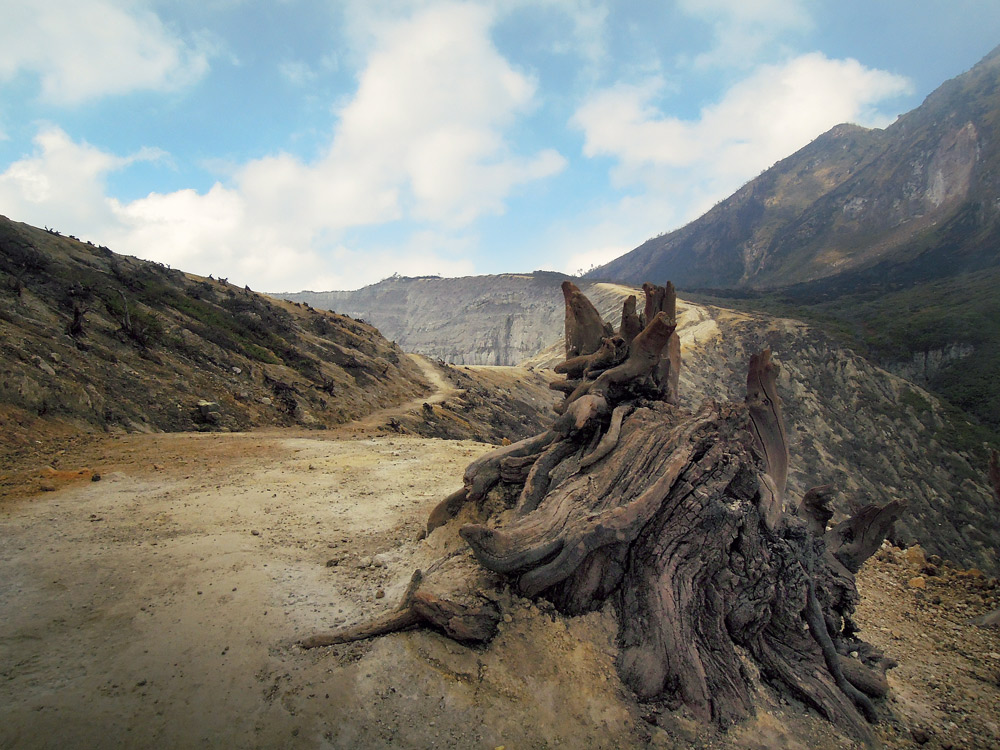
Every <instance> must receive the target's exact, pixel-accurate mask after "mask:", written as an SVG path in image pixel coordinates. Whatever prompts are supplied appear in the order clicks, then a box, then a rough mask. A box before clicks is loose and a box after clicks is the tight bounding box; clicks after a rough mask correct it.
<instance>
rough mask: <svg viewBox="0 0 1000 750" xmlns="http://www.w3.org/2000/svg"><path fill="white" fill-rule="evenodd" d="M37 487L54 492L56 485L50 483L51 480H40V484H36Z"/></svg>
mask: <svg viewBox="0 0 1000 750" xmlns="http://www.w3.org/2000/svg"><path fill="white" fill-rule="evenodd" d="M38 489H40V490H41V491H42V492H55V491H56V486H55V485H54V484H52V482H42V483H41V484H40V485H38Z"/></svg>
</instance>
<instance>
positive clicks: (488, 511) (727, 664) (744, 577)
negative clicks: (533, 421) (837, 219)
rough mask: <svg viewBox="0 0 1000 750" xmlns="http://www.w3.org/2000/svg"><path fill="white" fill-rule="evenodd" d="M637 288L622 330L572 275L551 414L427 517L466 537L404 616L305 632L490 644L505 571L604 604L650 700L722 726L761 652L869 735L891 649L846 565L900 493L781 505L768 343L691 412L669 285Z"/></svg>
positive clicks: (746, 708) (566, 606)
mask: <svg viewBox="0 0 1000 750" xmlns="http://www.w3.org/2000/svg"><path fill="white" fill-rule="evenodd" d="M643 289H644V291H645V295H646V307H645V311H644V314H643V315H642V316H636V314H635V300H634V298H632V299H631V301H630V302H629V301H627V302H626V303H625V307H624V310H623V316H622V325H621V328H620V330H619V332H618V334H617V335H615V334H614V333H613V331H612V330H611V329H610V328H609V327H608V326H606V325H605V324H604V323H603V321H601V319H600V316H599V315H596V310H595V309H594V308H593V305H591V304H590V303H589V301H587V300H586V297H584V296H583V295H582V294H581V293H580V291H579V290H578V289H577V288H576V287H575V286H573V285H572V284H571V283H570V282H566V283H564V285H563V292H564V295H565V298H566V333H567V341H566V354H567V360H566V362H565V363H563V364H562V365H560V366H559V367H558V368H557V371H561V372H563V373H565V374H566V375H567V384H566V385H565V387H563V388H559V390H562V391H563V392H565V393H566V397H565V399H564V401H563V403H562V404H561V405H560V407H559V408H558V409H557V412H558V413H559V414H560V416H558V417H557V418H555V419H554V420H553V422H552V426H551V427H550V428H549V429H548V430H547V431H545V432H544V433H541V434H539V435H536V436H535V437H532V438H528V439H526V440H522V441H520V442H518V443H514V444H512V445H509V446H505V447H502V448H498V449H496V450H494V451H493V452H491V453H488V454H486V455H485V456H483V457H481V458H479V459H477V460H476V461H474V462H473V463H472V464H470V465H469V466H468V468H467V469H466V471H465V476H464V487H463V488H462V489H461V490H459V491H458V492H456V493H453V494H452V495H450V496H449V497H447V498H445V499H444V500H443V501H442V502H441V503H440V504H439V505H438V506H437V507H436V508H435V509H434V511H433V512H432V514H431V517H430V519H429V520H428V533H432V532H434V531H435V529H437V528H438V527H440V526H442V525H445V524H456V525H458V524H460V529H459V533H460V534H461V536H462V538H463V539H464V540H465V541H466V542H467V543H468V547H469V553H466V555H464V556H463V557H459V558H454V557H451V558H445V559H444V560H442V561H441V562H440V563H439V564H435V566H432V568H439V569H438V570H432V569H428V570H427V571H425V572H424V573H422V574H420V573H419V571H418V574H417V575H415V576H414V581H413V582H411V586H410V589H409V590H408V592H407V595H406V597H405V598H404V601H403V602H402V604H401V605H400V607H399V608H398V609H397V610H396V611H395V612H391V613H388V614H387V615H384V616H383V617H381V618H379V619H378V620H376V621H374V622H372V623H369V624H368V625H362V626H354V627H351V628H347V629H344V630H341V631H337V632H334V633H329V634H321V635H319V636H315V637H314V638H313V639H309V640H307V641H306V642H304V644H303V645H308V646H316V645H327V644H329V643H336V642H342V641H344V640H354V639H357V638H364V637H371V636H373V635H379V634H382V633H385V632H390V631H392V630H396V629H401V628H405V627H414V626H418V625H429V626H432V627H436V628H438V629H439V630H442V631H444V632H446V633H448V634H449V635H450V636H451V637H454V638H457V639H459V640H472V641H475V640H486V639H488V638H490V637H492V634H493V632H494V630H495V627H496V622H497V620H498V619H499V618H500V611H499V609H498V607H497V606H496V604H495V601H496V600H497V597H496V595H495V594H496V592H497V591H498V590H499V589H500V588H501V587H502V586H504V585H510V586H513V587H514V588H515V589H516V590H517V591H518V592H519V593H520V594H521V595H523V596H526V597H545V598H547V599H548V600H550V601H551V602H552V603H554V604H555V605H556V607H557V608H558V609H559V610H560V611H562V612H563V613H565V614H569V615H572V614H578V613H583V612H587V611H591V610H594V609H597V608H600V607H603V606H604V605H605V603H607V602H610V603H612V604H613V606H614V609H615V611H616V613H617V619H618V623H619V633H618V645H619V649H620V651H619V658H618V671H619V674H620V675H621V678H622V680H623V681H624V682H625V683H626V684H627V685H628V686H629V687H631V688H632V689H633V690H634V691H635V693H636V695H637V696H638V697H639V698H640V699H643V700H662V701H664V702H665V703H667V704H668V705H673V706H679V705H684V706H687V707H688V708H689V709H690V710H691V711H692V712H693V713H694V714H695V715H696V716H698V717H700V718H702V719H703V720H705V721H712V722H715V723H716V724H718V725H719V726H723V727H724V726H728V725H730V724H732V723H733V722H736V721H739V720H741V719H743V718H745V717H748V716H750V715H751V714H752V713H753V711H754V705H755V702H756V694H755V690H756V688H755V686H754V683H753V681H752V680H751V679H750V678H749V677H748V676H747V675H748V672H749V671H752V670H748V669H747V668H746V664H745V661H746V660H750V661H751V662H753V664H754V665H755V666H756V669H757V670H758V671H759V673H760V674H761V676H762V677H763V678H764V679H765V680H767V681H768V682H769V683H770V684H772V685H773V686H774V687H776V688H777V689H778V690H781V691H784V692H787V693H789V694H791V695H793V696H794V697H796V698H797V699H799V700H801V701H803V702H805V703H806V704H808V705H810V706H812V707H814V708H815V709H816V710H818V711H819V712H820V713H821V714H822V715H823V716H825V717H826V718H828V719H829V720H830V721H831V722H833V723H835V724H837V725H838V726H839V727H841V728H842V729H843V730H844V731H846V732H848V733H849V734H851V735H852V736H854V737H856V738H858V739H861V740H862V741H870V740H871V733H870V730H869V729H868V726H867V722H866V720H867V721H873V720H874V719H875V716H876V711H875V707H874V705H873V703H872V699H877V698H880V697H882V696H884V695H885V693H886V691H887V685H886V681H885V676H884V672H885V669H886V668H887V667H889V666H892V663H891V662H890V661H889V660H887V659H885V658H883V656H882V655H881V654H880V653H879V652H877V651H876V650H875V649H874V648H872V647H870V646H868V645H867V644H865V643H863V642H862V641H860V640H859V639H858V638H857V636H856V631H857V627H856V626H855V624H854V622H853V620H852V619H851V615H852V613H853V610H854V607H855V605H856V604H857V601H858V594H857V590H856V587H855V583H854V574H855V573H856V572H857V570H858V569H859V568H860V566H861V564H862V563H863V562H864V560H865V559H867V558H868V557H869V556H870V555H871V554H873V553H874V552H875V551H876V549H877V548H878V546H879V545H880V544H881V542H882V539H883V538H884V537H885V535H886V534H887V533H889V531H890V530H891V526H892V522H893V521H894V520H895V519H896V518H897V517H898V516H899V515H900V513H901V512H902V508H903V505H902V503H901V502H894V503H890V504H889V505H887V506H885V507H877V506H871V505H870V506H865V507H863V508H860V509H858V512H857V513H855V515H854V516H853V517H852V518H849V519H846V520H844V521H842V522H840V523H839V524H837V525H835V526H834V527H832V528H830V529H829V530H828V529H827V526H828V524H829V522H830V520H831V518H832V515H833V513H832V511H831V510H830V508H829V502H830V499H831V498H832V496H833V494H834V489H833V488H831V487H829V486H826V487H817V488H814V489H813V490H810V491H809V492H807V493H806V494H805V496H804V497H802V498H801V499H800V500H799V501H798V502H795V503H793V502H789V499H788V498H787V497H786V493H785V485H786V479H787V475H788V464H789V454H788V443H787V440H786V435H785V430H784V425H783V421H782V414H781V402H780V399H779V397H778V394H777V376H778V368H777V365H775V364H774V363H773V362H772V360H771V356H770V352H767V351H765V352H763V353H761V354H760V355H756V356H755V357H754V358H753V359H752V360H751V362H750V366H749V372H748V377H747V396H746V399H745V401H744V402H739V403H721V404H720V403H715V402H707V403H705V404H704V405H703V406H702V407H701V408H700V409H699V410H698V411H696V412H694V413H690V412H687V411H685V410H683V409H682V408H680V407H679V406H677V404H676V396H677V377H678V375H679V369H680V345H679V338H678V337H677V333H676V330H675V329H676V294H675V292H674V290H673V285H672V284H667V285H666V286H665V287H657V286H654V285H652V284H647V285H644V287H643ZM633 318H639V319H640V320H642V321H643V324H644V328H643V330H641V331H640V332H638V333H632V332H631V328H633V327H637V326H636V323H635V321H634V320H633ZM431 603H433V606H431Z"/></svg>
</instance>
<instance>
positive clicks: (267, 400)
mask: <svg viewBox="0 0 1000 750" xmlns="http://www.w3.org/2000/svg"><path fill="white" fill-rule="evenodd" d="M260 402H261V403H262V404H263V405H264V406H270V405H271V399H269V398H267V397H266V396H265V397H264V398H262V399H261V400H260Z"/></svg>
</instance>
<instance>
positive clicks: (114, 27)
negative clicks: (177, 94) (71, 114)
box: [0, 0, 208, 105]
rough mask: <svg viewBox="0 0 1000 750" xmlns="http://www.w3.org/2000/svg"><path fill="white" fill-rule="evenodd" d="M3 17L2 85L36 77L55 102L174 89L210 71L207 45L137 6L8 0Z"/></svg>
mask: <svg viewBox="0 0 1000 750" xmlns="http://www.w3.org/2000/svg"><path fill="white" fill-rule="evenodd" d="M3 15H4V19H3V23H2V24H0V81H2V80H3V79H10V78H12V77H14V76H15V75H17V74H18V73H21V72H31V73H35V74H37V75H38V76H39V78H40V81H41V87H42V96H43V97H44V98H45V99H46V100H48V101H50V102H53V103H56V104H63V105H67V104H77V103H80V102H83V101H87V100H89V99H93V98H96V97H101V96H106V95H110V94H123V93H127V92H130V91H137V90H145V89H153V90H170V89H176V88H178V87H182V86H185V85H187V84H190V83H191V82H193V81H195V80H197V79H198V78H200V77H201V76H202V75H203V74H204V73H205V71H206V70H207V69H208V51H207V49H206V47H205V45H204V44H203V43H201V42H195V43H194V44H191V43H188V42H185V41H184V40H182V39H180V38H179V37H178V36H176V35H175V34H174V33H173V32H172V31H171V30H170V29H168V28H167V27H166V26H165V25H164V24H163V22H162V21H161V20H160V19H159V17H158V16H157V15H156V14H154V13H153V12H152V11H150V10H148V9H146V8H144V7H142V5H141V4H140V3H134V2H125V1H123V0H6V2H5V3H4V7H3Z"/></svg>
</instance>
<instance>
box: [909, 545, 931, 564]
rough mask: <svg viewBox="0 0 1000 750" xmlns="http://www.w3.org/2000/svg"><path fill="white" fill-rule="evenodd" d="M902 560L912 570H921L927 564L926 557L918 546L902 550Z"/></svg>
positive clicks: (922, 549)
mask: <svg viewBox="0 0 1000 750" xmlns="http://www.w3.org/2000/svg"><path fill="white" fill-rule="evenodd" d="M903 559H904V560H905V561H906V562H907V563H909V564H910V565H911V566H912V567H914V568H922V567H924V566H925V565H926V564H927V555H926V554H925V553H924V548H923V547H921V546H920V545H919V544H914V545H913V546H912V547H907V548H906V549H905V550H903Z"/></svg>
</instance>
